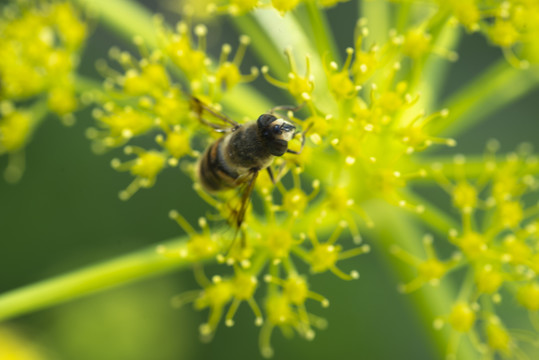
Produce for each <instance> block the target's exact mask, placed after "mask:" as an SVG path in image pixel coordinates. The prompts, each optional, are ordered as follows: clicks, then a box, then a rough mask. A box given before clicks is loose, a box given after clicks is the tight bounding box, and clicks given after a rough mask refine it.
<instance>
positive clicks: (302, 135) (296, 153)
mask: <svg viewBox="0 0 539 360" xmlns="http://www.w3.org/2000/svg"><path fill="white" fill-rule="evenodd" d="M312 126H313V124H310V125H309V126H307V128H306V129H305V130H303V132H302V133H301V147H300V148H299V150H298V151H294V150H290V149H286V152H287V153H290V154H295V155H299V154H301V152H302V151H303V147H304V146H305V139H306V138H305V135H306V134H307V131H309V130H310V129H311V127H312Z"/></svg>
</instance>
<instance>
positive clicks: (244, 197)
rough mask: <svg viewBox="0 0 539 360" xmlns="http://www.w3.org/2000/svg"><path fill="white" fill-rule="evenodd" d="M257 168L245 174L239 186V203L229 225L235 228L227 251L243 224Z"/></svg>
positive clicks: (232, 244)
mask: <svg viewBox="0 0 539 360" xmlns="http://www.w3.org/2000/svg"><path fill="white" fill-rule="evenodd" d="M258 173H259V171H258V170H252V171H251V173H250V174H249V175H247V177H246V180H245V182H244V184H243V186H242V187H241V188H240V190H239V192H240V193H241V200H240V204H239V206H238V209H237V210H236V209H235V210H234V211H233V212H232V218H231V221H230V223H231V225H232V226H234V227H235V228H236V230H235V232H234V238H233V239H232V242H231V243H230V246H229V250H228V253H230V250H231V249H232V247H233V246H234V243H235V242H236V238H237V237H238V233H239V232H240V230H241V225H242V224H243V220H244V219H245V212H246V211H247V208H248V207H249V203H250V201H249V199H250V198H251V194H252V193H253V189H254V187H255V183H256V178H257V177H258ZM242 247H245V244H242Z"/></svg>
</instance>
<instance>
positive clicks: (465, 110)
mask: <svg viewBox="0 0 539 360" xmlns="http://www.w3.org/2000/svg"><path fill="white" fill-rule="evenodd" d="M538 85H539V73H538V72H537V70H534V69H530V70H520V69H515V68H514V67H511V66H510V65H509V64H507V61H506V60H505V59H501V60H499V61H498V62H496V63H495V64H493V65H491V66H490V68H488V69H487V70H486V71H484V72H483V74H481V76H476V77H474V78H473V81H472V82H471V83H470V84H469V85H467V86H466V87H465V88H463V89H460V90H459V91H458V92H456V94H455V95H453V96H452V97H451V98H450V99H449V100H448V101H447V102H446V104H445V106H444V107H445V108H448V109H449V110H450V113H449V116H447V117H446V118H444V119H440V120H438V121H436V122H435V123H433V124H432V133H433V134H440V133H443V134H444V135H445V136H454V135H456V134H458V133H461V132H463V131H465V130H466V129H468V128H470V127H472V126H473V125H476V124H478V123H480V122H481V121H484V120H486V119H488V118H489V115H491V114H493V113H495V112H496V111H498V110H500V109H501V108H503V107H504V106H506V105H508V104H510V103H511V102H514V101H516V100H518V99H519V98H520V97H522V96H524V95H525V94H527V93H528V92H529V91H530V90H532V89H533V88H534V87H536V86H538Z"/></svg>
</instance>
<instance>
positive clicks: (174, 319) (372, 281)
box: [0, 1, 539, 360]
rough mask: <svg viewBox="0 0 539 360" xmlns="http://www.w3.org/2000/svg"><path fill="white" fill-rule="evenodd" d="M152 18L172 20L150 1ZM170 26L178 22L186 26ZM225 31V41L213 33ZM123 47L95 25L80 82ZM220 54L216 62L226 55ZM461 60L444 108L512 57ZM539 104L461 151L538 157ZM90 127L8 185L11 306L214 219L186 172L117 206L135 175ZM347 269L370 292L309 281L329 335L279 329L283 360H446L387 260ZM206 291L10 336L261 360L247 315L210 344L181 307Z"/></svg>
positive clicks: (83, 350)
mask: <svg viewBox="0 0 539 360" xmlns="http://www.w3.org/2000/svg"><path fill="white" fill-rule="evenodd" d="M147 6H150V7H152V10H158V11H159V12H167V11H168V10H167V9H163V8H156V6H157V5H155V3H154V2H150V1H148V2H147ZM347 6H348V7H347ZM347 6H339V7H337V8H335V9H332V10H330V11H329V16H330V19H331V21H333V20H336V21H333V22H332V23H334V24H339V23H342V24H348V25H349V27H347V28H343V29H341V28H338V27H336V28H335V29H334V30H335V32H336V38H337V39H338V40H339V41H338V42H339V46H340V47H341V49H344V48H345V47H346V46H350V45H351V44H352V39H353V36H352V29H353V25H354V22H355V14H356V12H355V11H356V10H353V11H350V6H353V5H347ZM167 18H170V19H173V20H174V19H175V15H174V14H168V15H167ZM219 27H223V29H224V30H223V31H212V30H214V29H215V28H219ZM209 37H210V38H209V39H208V43H209V45H210V46H212V45H213V46H220V44H222V43H223V42H226V41H230V42H231V43H233V44H237V40H236V39H237V34H236V33H234V32H233V31H232V28H231V26H230V25H229V24H227V23H226V21H225V20H224V19H223V21H222V22H219V23H214V24H212V25H211V26H210V32H209ZM112 45H120V47H121V48H123V49H132V48H133V47H132V46H131V44H130V43H128V42H125V41H124V39H121V38H118V37H117V36H116V35H115V34H113V33H110V32H109V30H108V29H107V28H105V27H103V26H102V25H100V24H97V26H96V27H95V29H94V30H93V33H92V36H91V38H90V40H89V43H88V45H87V48H86V50H85V52H84V54H83V56H82V64H81V72H82V73H83V74H85V75H88V76H92V77H96V78H97V77H98V75H96V72H95V70H94V63H95V60H96V59H98V58H105V57H106V52H107V50H108V48H109V47H110V46H112ZM213 52H214V53H218V52H219V48H217V49H216V50H213ZM459 54H460V60H459V61H458V62H457V63H455V64H454V65H452V67H451V70H450V73H449V76H448V81H447V83H446V86H445V87H444V95H445V96H447V95H450V94H451V93H452V92H454V91H458V89H459V88H460V87H461V86H463V85H464V84H466V82H467V81H468V80H469V79H470V78H473V77H474V76H475V75H476V74H478V73H480V71H481V70H482V69H483V68H484V67H485V66H487V65H488V64H490V63H492V62H493V61H495V60H496V59H498V58H499V57H500V56H501V55H500V51H499V49H496V48H493V47H491V46H489V45H488V44H487V43H486V42H485V40H484V39H483V38H482V37H481V36H479V35H469V36H466V37H464V39H463V41H462V44H461V46H460V50H459ZM250 63H253V64H256V63H257V62H256V61H255V60H253V59H249V58H248V59H247V60H246V66H245V69H248V67H249V66H250ZM259 65H260V64H259ZM263 83H264V81H263V80H262V79H260V80H259V81H257V83H255V84H260V85H259V86H261V87H265V88H267V85H265V84H263ZM256 86H258V85H256ZM538 98H539V92H538V91H535V92H534V93H530V94H528V95H527V96H526V97H525V98H522V99H521V100H520V101H519V102H518V103H515V104H513V105H512V106H511V107H510V108H506V109H505V110H503V111H501V112H499V113H497V114H496V115H495V116H493V117H492V119H490V120H489V121H488V122H487V123H486V124H487V125H483V126H480V127H477V128H474V129H471V130H470V131H468V132H466V133H465V134H462V135H461V136H459V137H458V138H457V140H458V143H459V146H458V147H457V148H456V152H461V153H465V154H473V153H481V152H482V151H483V149H484V144H485V142H486V140H488V139H490V138H492V137H495V138H498V139H500V140H501V142H502V150H504V151H510V150H513V149H514V148H515V146H516V145H517V144H519V143H520V142H522V141H529V142H535V145H537V142H538V140H537V129H538V128H537V113H538V111H537V110H538V104H537V99H538ZM279 101H280V100H279V99H277V100H276V103H279ZM92 124H93V120H92V118H91V116H90V111H89V110H86V111H83V112H82V113H80V114H79V115H78V116H77V123H76V124H75V125H74V126H73V127H71V128H67V127H64V126H63V125H61V124H60V122H59V121H58V120H57V119H54V118H50V119H47V120H46V121H45V122H44V123H43V125H42V126H41V127H40V128H39V129H38V131H37V132H36V133H35V136H34V139H33V141H32V142H31V143H30V144H29V145H28V147H27V149H26V159H27V170H26V173H25V174H24V177H23V178H22V180H21V181H20V182H19V183H18V184H15V185H8V184H6V183H5V182H3V181H0V293H2V292H5V291H8V290H11V289H15V288H17V287H20V286H24V285H27V284H31V283H34V282H36V281H40V280H42V279H46V278H49V277H51V276H55V275H58V274H62V273H64V272H68V271H72V270H75V269H78V268H81V267H83V266H85V265H89V264H93V263H97V262H101V261H104V260H106V259H109V258H112V257H114V256H117V255H121V254H125V253H128V252H130V251H134V250H138V249H141V248H144V247H147V246H151V245H156V244H158V243H160V242H161V241H163V240H166V239H169V238H171V237H175V236H178V235H181V233H182V232H181V230H180V229H179V228H178V227H177V225H176V224H175V223H174V222H172V221H170V220H169V219H168V217H167V214H168V211H169V210H170V209H173V208H174V209H178V210H179V211H180V212H181V213H182V214H184V215H185V216H186V218H187V219H188V220H189V221H190V222H191V223H192V224H195V223H196V219H197V218H198V217H200V216H203V215H204V214H205V212H206V211H207V207H206V206H205V205H204V204H202V203H201V201H200V200H199V198H198V197H197V196H196V194H194V192H193V191H192V189H191V182H190V180H189V179H188V178H187V177H186V176H185V175H184V174H183V173H182V172H181V171H180V170H179V169H168V170H167V171H165V172H164V173H163V174H162V175H160V176H159V178H158V180H157V183H156V186H155V187H154V188H152V189H150V190H141V191H140V192H138V193H137V194H136V195H135V196H134V197H133V198H132V199H131V200H129V201H127V202H122V201H120V200H119V199H118V196H117V193H118V191H120V190H121V189H123V188H124V187H125V186H126V185H127V184H128V182H129V181H130V176H129V175H128V174H125V173H117V172H115V171H113V170H112V169H111V167H110V159H111V158H112V157H113V156H114V155H117V154H119V153H114V152H113V153H112V154H106V155H102V156H96V155H94V154H93V153H92V152H91V150H90V144H89V141H88V140H87V139H86V138H85V136H84V132H85V129H86V128H88V127H89V126H90V125H92ZM148 141H149V142H150V143H151V142H152V141H153V140H152V139H150V140H148ZM6 163H7V159H6V158H5V157H2V158H0V169H4V168H5V166H6ZM367 241H369V239H367ZM343 267H344V268H346V269H352V268H355V269H357V270H358V271H359V272H360V274H361V278H360V280H358V281H352V282H345V281H341V280H339V279H336V278H335V276H333V275H332V274H321V275H316V276H313V277H311V280H310V281H311V285H312V288H313V289H314V290H315V291H317V292H319V293H321V294H324V295H325V296H327V297H328V298H329V299H330V302H331V306H330V307H329V308H327V309H323V308H322V307H321V306H319V304H317V303H315V302H312V303H311V304H310V307H309V311H310V312H313V313H315V314H317V315H319V316H322V317H324V318H326V319H328V322H329V326H328V328H327V329H325V330H322V331H319V332H317V336H316V338H315V340H314V341H312V342H307V341H305V340H304V339H302V338H299V337H297V336H296V338H295V339H292V340H287V339H285V338H284V337H283V336H282V334H281V333H280V331H279V330H276V331H274V333H273V337H272V344H273V346H274V348H275V350H276V355H275V359H298V358H309V359H328V358H339V359H359V358H362V359H433V358H436V352H435V350H434V348H433V345H432V344H431V342H430V340H429V336H430V333H431V332H432V331H434V330H431V329H430V327H429V328H425V327H424V323H423V320H422V319H420V318H419V317H418V316H417V315H416V313H415V309H414V305H413V302H412V300H413V296H406V295H400V294H399V293H398V292H397V291H396V286H397V283H398V279H397V278H396V277H395V276H394V274H392V273H391V272H390V268H389V267H388V265H387V263H385V260H384V258H383V257H382V256H379V255H378V254H377V253H376V252H373V253H371V254H370V255H368V256H361V257H359V258H354V259H353V260H350V261H348V262H345V263H344V264H343ZM208 273H211V270H209V271H208ZM197 288H198V285H197V284H196V282H195V281H194V279H193V276H192V273H191V272H190V271H185V272H180V273H173V274H170V275H167V276H162V277H159V278H155V279H149V280H144V281H141V282H138V283H135V284H130V285H126V286H123V287H120V288H116V289H113V290H110V291H106V292H103V293H99V294H95V295H92V296H90V297H87V298H83V299H79V300H75V301H72V302H70V303H68V304H62V305H59V306H56V307H53V308H50V309H46V310H43V311H39V312H36V313H33V314H30V315H26V316H22V317H19V318H17V319H14V320H11V321H9V322H7V323H6V324H2V326H8V327H9V328H12V329H16V330H18V331H19V332H20V333H21V334H23V336H24V337H26V338H27V339H28V340H29V341H31V342H32V343H35V344H37V345H39V346H40V348H42V349H43V351H44V353H45V354H46V356H47V357H46V358H47V359H62V360H71V359H74V360H86V359H88V360H90V359H92V360H95V359H101V360H108V359H110V360H113V359H114V360H150V359H151V360H173V359H174V360H179V359H220V358H234V359H256V358H260V355H259V354H260V353H259V347H258V329H257V328H255V326H254V325H253V316H252V314H251V311H250V309H249V308H248V307H247V306H246V305H245V304H243V305H242V306H241V307H240V310H239V312H238V314H237V316H236V318H235V323H236V325H234V327H232V328H226V327H224V326H222V324H221V326H220V327H219V329H218V331H217V334H216V336H215V339H214V340H213V341H212V342H210V343H207V344H206V343H201V342H200V341H199V339H198V325H199V324H200V323H202V322H204V321H205V320H206V318H207V312H205V311H203V312H198V311H195V310H193V309H192V308H191V307H190V306H186V307H184V308H181V309H179V310H178V309H173V308H171V307H170V305H169V303H170V298H171V297H172V296H174V295H176V294H178V293H181V292H183V291H187V290H191V289H197Z"/></svg>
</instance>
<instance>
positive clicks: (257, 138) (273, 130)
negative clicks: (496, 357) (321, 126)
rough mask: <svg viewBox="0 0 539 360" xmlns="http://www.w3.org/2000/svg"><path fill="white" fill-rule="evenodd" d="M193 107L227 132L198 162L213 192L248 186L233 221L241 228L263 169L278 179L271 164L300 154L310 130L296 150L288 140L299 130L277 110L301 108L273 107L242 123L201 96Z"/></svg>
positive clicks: (203, 179)
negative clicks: (279, 159)
mask: <svg viewBox="0 0 539 360" xmlns="http://www.w3.org/2000/svg"><path fill="white" fill-rule="evenodd" d="M192 108H193V110H194V111H195V112H196V114H197V116H198V118H199V120H200V121H201V122H202V123H204V124H206V125H208V126H210V127H212V128H213V129H215V130H216V131H218V132H222V133H225V134H226V135H224V136H222V137H221V138H219V139H218V140H216V141H215V142H214V143H213V144H211V145H210V146H208V148H207V149H206V151H205V152H204V153H203V155H202V156H201V158H200V160H199V162H198V169H197V176H198V179H199V181H200V184H201V185H202V187H203V188H204V189H205V190H206V191H208V192H210V193H215V192H219V191H223V190H227V189H233V188H237V187H240V186H244V188H243V189H242V191H243V192H242V196H241V202H240V208H239V210H238V211H237V212H236V213H235V219H234V224H233V225H235V226H236V229H239V228H240V227H241V224H242V223H243V220H244V217H245V212H246V210H247V207H248V203H249V198H250V196H251V193H252V191H253V189H254V185H255V181H256V179H257V177H258V174H259V173H260V171H262V170H264V169H266V171H267V172H268V174H269V176H270V179H271V180H272V182H273V183H275V180H276V179H275V178H274V176H273V172H272V170H271V167H270V165H271V164H272V162H273V159H274V158H275V157H276V156H283V155H284V154H285V153H292V154H300V153H301V151H302V150H303V146H304V144H305V132H306V131H304V132H303V133H302V140H301V148H300V150H299V151H294V150H291V149H289V148H288V142H289V141H290V140H292V139H293V138H294V137H295V136H296V135H297V134H298V133H299V132H298V131H297V130H296V126H295V125H294V124H292V123H291V122H290V121H288V120H285V119H283V118H279V117H276V116H275V115H273V112H274V111H276V110H296V109H297V108H293V109H292V108H290V107H277V108H273V109H272V110H270V112H269V113H265V114H262V115H260V116H259V117H258V119H257V120H256V121H251V122H248V123H246V124H239V123H237V122H236V121H234V120H232V119H230V118H228V117H226V116H225V115H223V114H220V113H217V112H215V111H213V110H212V109H211V108H209V107H208V106H207V105H205V104H203V103H202V102H201V101H200V100H199V99H197V98H192ZM204 112H207V113H209V114H210V115H212V116H213V117H215V118H217V119H219V120H221V121H223V122H224V124H225V126H222V125H218V124H215V123H212V122H210V121H208V120H207V119H206V118H204V116H203V113H204Z"/></svg>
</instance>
